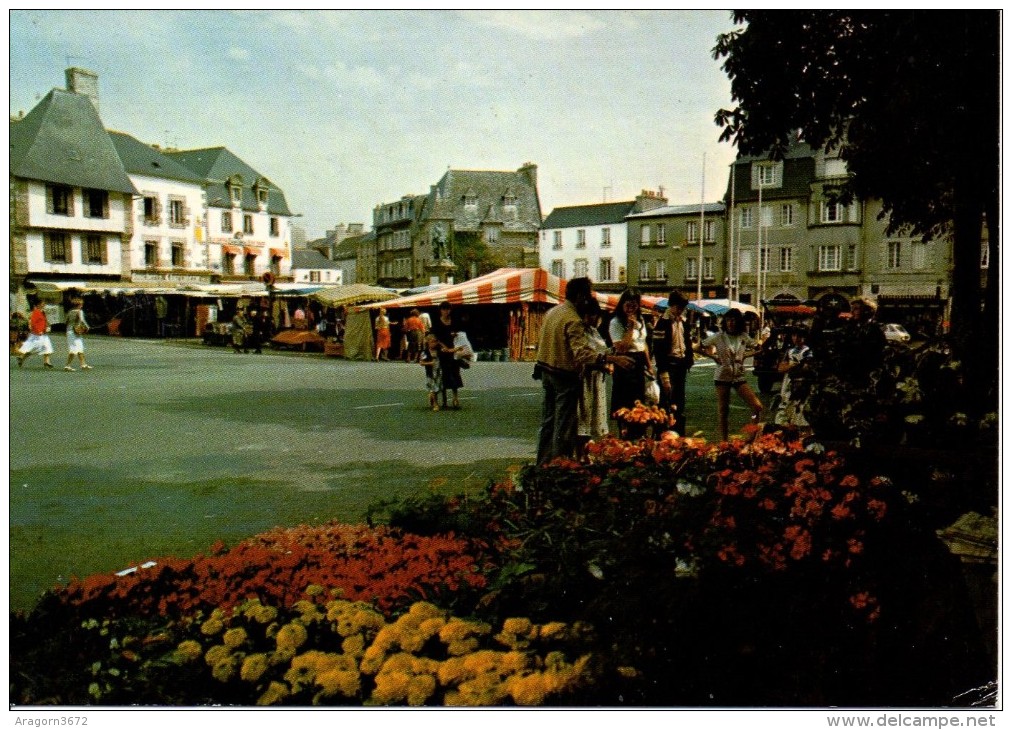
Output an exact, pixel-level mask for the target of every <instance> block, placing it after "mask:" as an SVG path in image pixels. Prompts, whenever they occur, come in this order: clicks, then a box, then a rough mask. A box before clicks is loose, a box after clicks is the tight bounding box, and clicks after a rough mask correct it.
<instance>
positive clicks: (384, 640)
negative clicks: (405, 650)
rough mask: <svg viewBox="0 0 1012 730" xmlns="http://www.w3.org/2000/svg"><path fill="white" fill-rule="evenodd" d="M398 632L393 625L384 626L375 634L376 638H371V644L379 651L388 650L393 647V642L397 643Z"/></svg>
mask: <svg viewBox="0 0 1012 730" xmlns="http://www.w3.org/2000/svg"><path fill="white" fill-rule="evenodd" d="M399 634H400V632H399V631H397V629H395V628H394V627H393V626H384V627H383V628H381V629H380V630H379V633H377V634H376V638H374V639H373V640H372V646H374V647H376V648H377V650H378V651H381V652H384V651H390V650H391V649H392V648H393V647H394V644H396V643H397V639H398V637H399ZM370 648H372V647H370Z"/></svg>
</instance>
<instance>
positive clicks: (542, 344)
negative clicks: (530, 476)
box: [534, 276, 635, 465]
mask: <svg viewBox="0 0 1012 730" xmlns="http://www.w3.org/2000/svg"><path fill="white" fill-rule="evenodd" d="M593 298H594V290H593V284H592V283H591V281H590V279H588V278H587V277H585V276H581V277H577V278H575V279H570V280H569V281H568V282H566V299H565V301H563V302H561V303H559V304H557V305H555V306H554V307H552V308H551V309H550V310H548V313H547V314H546V315H545V319H544V321H543V322H542V324H541V336H540V337H539V339H538V351H537V352H538V354H537V364H536V365H535V367H534V377H535V378H537V379H540V380H541V386H542V388H543V390H544V401H543V403H542V409H541V427H540V428H539V430H538V452H537V463H538V464H539V465H541V464H547V463H548V462H550V461H552V460H553V459H555V458H559V457H564V458H569V459H572V458H575V457H576V451H577V420H578V415H577V409H578V407H579V402H580V392H581V390H582V383H581V381H580V369H581V368H583V367H587V366H596V367H604V366H605V365H606V364H609V363H610V364H613V365H618V366H619V367H620V368H623V369H626V368H632V367H633V365H634V364H635V363H634V360H633V359H632V358H631V357H629V356H627V355H619V354H613V353H608V352H597V351H596V350H595V349H594V347H593V345H592V344H591V342H590V338H589V337H588V335H587V328H586V326H585V325H584V321H583V314H582V313H583V312H584V311H586V308H587V307H588V306H589V302H590V300H591V299H593Z"/></svg>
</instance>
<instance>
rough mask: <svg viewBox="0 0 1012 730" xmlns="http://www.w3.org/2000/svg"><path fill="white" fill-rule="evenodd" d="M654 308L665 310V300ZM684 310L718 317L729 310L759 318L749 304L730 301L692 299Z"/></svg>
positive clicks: (755, 310) (756, 310) (756, 311)
mask: <svg viewBox="0 0 1012 730" xmlns="http://www.w3.org/2000/svg"><path fill="white" fill-rule="evenodd" d="M655 306H656V307H657V308H658V309H667V308H668V300H667V298H664V299H660V300H658V301H657V303H656V305H655ZM686 309H688V310H689V311H690V312H699V313H701V314H713V315H716V316H718V317H719V316H720V315H722V314H724V313H725V312H727V311H728V310H729V309H737V310H738V311H739V312H741V313H742V314H754V315H755V316H757V317H758V316H759V310H758V309H756V308H755V307H753V306H752V305H751V304H746V303H745V302H736V301H733V300H731V299H693V300H690V301H689V306H688V307H686Z"/></svg>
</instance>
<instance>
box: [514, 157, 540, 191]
mask: <svg viewBox="0 0 1012 730" xmlns="http://www.w3.org/2000/svg"><path fill="white" fill-rule="evenodd" d="M517 172H519V173H520V174H521V175H524V176H525V177H526V178H527V179H528V180H530V181H531V187H533V188H534V189H535V190H537V188H538V166H537V165H535V164H534V163H533V162H525V163H524V164H523V165H521V166H520V169H519V170H517Z"/></svg>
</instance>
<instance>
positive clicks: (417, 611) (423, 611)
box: [408, 601, 446, 620]
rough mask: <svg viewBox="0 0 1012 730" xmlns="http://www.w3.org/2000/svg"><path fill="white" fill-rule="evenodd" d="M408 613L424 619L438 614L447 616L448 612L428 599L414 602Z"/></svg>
mask: <svg viewBox="0 0 1012 730" xmlns="http://www.w3.org/2000/svg"><path fill="white" fill-rule="evenodd" d="M408 615H409V616H413V617H415V618H417V619H419V620H424V619H427V618H436V617H437V616H439V617H442V616H445V615H446V612H445V611H443V610H442V609H440V608H439V607H438V606H434V605H432V604H431V603H428V602H426V601H418V602H417V603H413V604H412V605H411V608H409V609H408Z"/></svg>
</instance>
